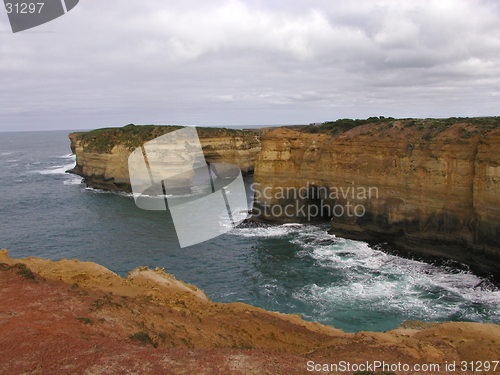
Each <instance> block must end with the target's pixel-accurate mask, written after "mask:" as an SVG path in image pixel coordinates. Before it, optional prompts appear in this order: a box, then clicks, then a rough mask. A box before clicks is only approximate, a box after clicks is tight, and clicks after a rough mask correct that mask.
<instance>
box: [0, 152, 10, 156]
mask: <svg viewBox="0 0 500 375" xmlns="http://www.w3.org/2000/svg"><path fill="white" fill-rule="evenodd" d="M12 154H13V152H0V156H9V155H12Z"/></svg>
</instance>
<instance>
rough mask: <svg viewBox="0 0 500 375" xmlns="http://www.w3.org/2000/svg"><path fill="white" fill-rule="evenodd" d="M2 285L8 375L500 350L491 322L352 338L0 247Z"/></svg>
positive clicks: (242, 369) (191, 292)
mask: <svg viewBox="0 0 500 375" xmlns="http://www.w3.org/2000/svg"><path fill="white" fill-rule="evenodd" d="M0 284H1V288H0V298H1V299H2V301H3V302H2V304H1V307H0V317H1V319H0V322H1V327H2V331H3V334H2V335H1V337H0V353H2V357H3V358H7V359H8V360H6V361H2V362H1V363H0V373H2V374H18V373H19V374H20V373H28V372H29V373H33V374H47V373H57V374H96V373H103V374H104V373H106V374H110V373H120V372H123V371H129V372H133V373H135V374H159V373H165V374H180V373H182V374H192V373H197V374H305V373H311V372H310V371H308V370H307V363H309V364H311V363H317V364H319V363H332V362H338V361H340V360H343V361H349V362H350V363H353V364H354V363H357V364H359V363H363V362H365V361H373V360H378V361H386V362H387V363H398V362H401V363H408V364H415V363H441V364H444V363H445V362H451V361H458V362H460V361H492V360H497V359H498V357H499V355H500V349H499V348H500V326H498V325H495V324H479V323H439V324H438V323H422V322H407V323H405V324H403V326H401V327H400V328H398V329H396V330H393V331H389V332H358V333H345V332H343V331H341V330H338V329H335V328H334V327H330V326H324V325H321V324H318V323H311V322H306V321H304V320H302V319H301V318H300V317H298V316H295V315H285V314H279V313H274V312H269V311H265V310H263V309H259V308H256V307H253V306H250V305H246V304H242V303H229V304H224V303H215V302H213V301H211V300H209V299H208V298H207V297H206V296H205V294H204V293H203V291H201V290H200V289H198V288H196V287H195V286H193V285H189V284H185V283H183V282H181V281H179V280H176V279H175V278H174V277H173V276H172V275H169V274H167V273H165V272H164V271H163V270H160V269H157V270H150V269H147V268H145V267H144V268H138V269H135V270H133V271H131V272H130V273H129V275H128V276H127V278H125V279H124V278H121V277H119V276H118V275H116V274H115V273H113V272H111V271H109V270H108V269H106V268H104V267H102V266H99V265H97V264H94V263H89V262H80V261H78V260H61V261H58V262H53V261H49V260H44V259H40V258H24V259H13V258H10V257H9V255H8V253H7V251H6V250H2V251H0ZM330 373H335V372H330ZM343 373H346V372H343ZM347 373H353V372H352V371H351V372H347ZM396 373H404V372H396ZM432 373H443V374H444V373H446V372H445V371H435V372H432ZM448 373H450V372H448ZM460 373H464V374H465V373H467V372H460Z"/></svg>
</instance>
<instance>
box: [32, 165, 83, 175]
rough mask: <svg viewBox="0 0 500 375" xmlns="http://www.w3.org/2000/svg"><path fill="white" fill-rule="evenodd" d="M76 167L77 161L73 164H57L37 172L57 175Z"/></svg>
mask: <svg viewBox="0 0 500 375" xmlns="http://www.w3.org/2000/svg"><path fill="white" fill-rule="evenodd" d="M74 167H75V163H71V164H66V165H57V166H54V167H50V168H47V169H43V170H41V171H37V172H38V173H40V174H43V175H57V174H63V175H64V174H66V171H67V170H68V169H71V168H74Z"/></svg>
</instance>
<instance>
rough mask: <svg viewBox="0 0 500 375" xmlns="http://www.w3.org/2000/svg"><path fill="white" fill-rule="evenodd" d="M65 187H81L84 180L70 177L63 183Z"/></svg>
mask: <svg viewBox="0 0 500 375" xmlns="http://www.w3.org/2000/svg"><path fill="white" fill-rule="evenodd" d="M63 184H64V185H81V184H82V178H81V177H79V176H75V175H69V177H68V179H67V180H65V181H64V182H63Z"/></svg>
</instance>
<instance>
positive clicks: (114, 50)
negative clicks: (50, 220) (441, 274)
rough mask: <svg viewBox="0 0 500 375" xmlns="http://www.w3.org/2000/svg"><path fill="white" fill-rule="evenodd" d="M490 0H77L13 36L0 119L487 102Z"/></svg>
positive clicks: (492, 63)
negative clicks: (67, 8) (52, 17)
mask: <svg viewBox="0 0 500 375" xmlns="http://www.w3.org/2000/svg"><path fill="white" fill-rule="evenodd" d="M499 67H500V7H499V6H498V3H497V2H495V1H475V2H472V1H469V0H454V1H451V0H439V1H437V0H424V1H418V2H410V1H405V0H399V1H398V0H358V1H355V2H353V1H344V0H341V1H335V2H332V1H330V0H316V1H305V0H304V1H297V0H293V1H286V2H283V1H278V0H274V1H266V2H264V1H260V0H259V1H250V0H246V1H244V0H214V1H210V2H200V1H195V0H186V1H183V2H165V1H161V0H150V1H148V2H124V1H119V0H106V1H105V2H104V1H97V0H85V1H81V2H80V5H79V6H78V7H76V8H75V9H74V10H72V12H71V13H69V14H68V15H66V16H64V17H61V18H60V19H58V20H56V21H53V22H51V23H49V24H46V25H44V26H42V27H39V28H37V29H34V30H32V31H28V32H23V33H19V34H16V35H13V34H11V33H10V28H9V26H8V24H7V20H6V17H4V18H2V17H0V74H1V78H0V84H1V86H2V92H1V93H0V130H2V129H3V130H15V129H38V128H87V127H88V128H93V127H100V126H108V125H117V126H118V125H121V124H124V123H129V122H136V123H183V124H188V123H190V124H199V125H231V124H235V125H238V124H245V125H246V124H272V123H303V122H314V121H322V120H329V119H335V118H339V117H367V116H371V115H389V116H450V115H456V116H463V115H494V114H498V112H497V111H498V110H497V108H498V107H499V104H500V103H499V98H500V96H499V95H498V92H499V90H498V87H500V85H499V83H500V82H499V77H500V69H499Z"/></svg>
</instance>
